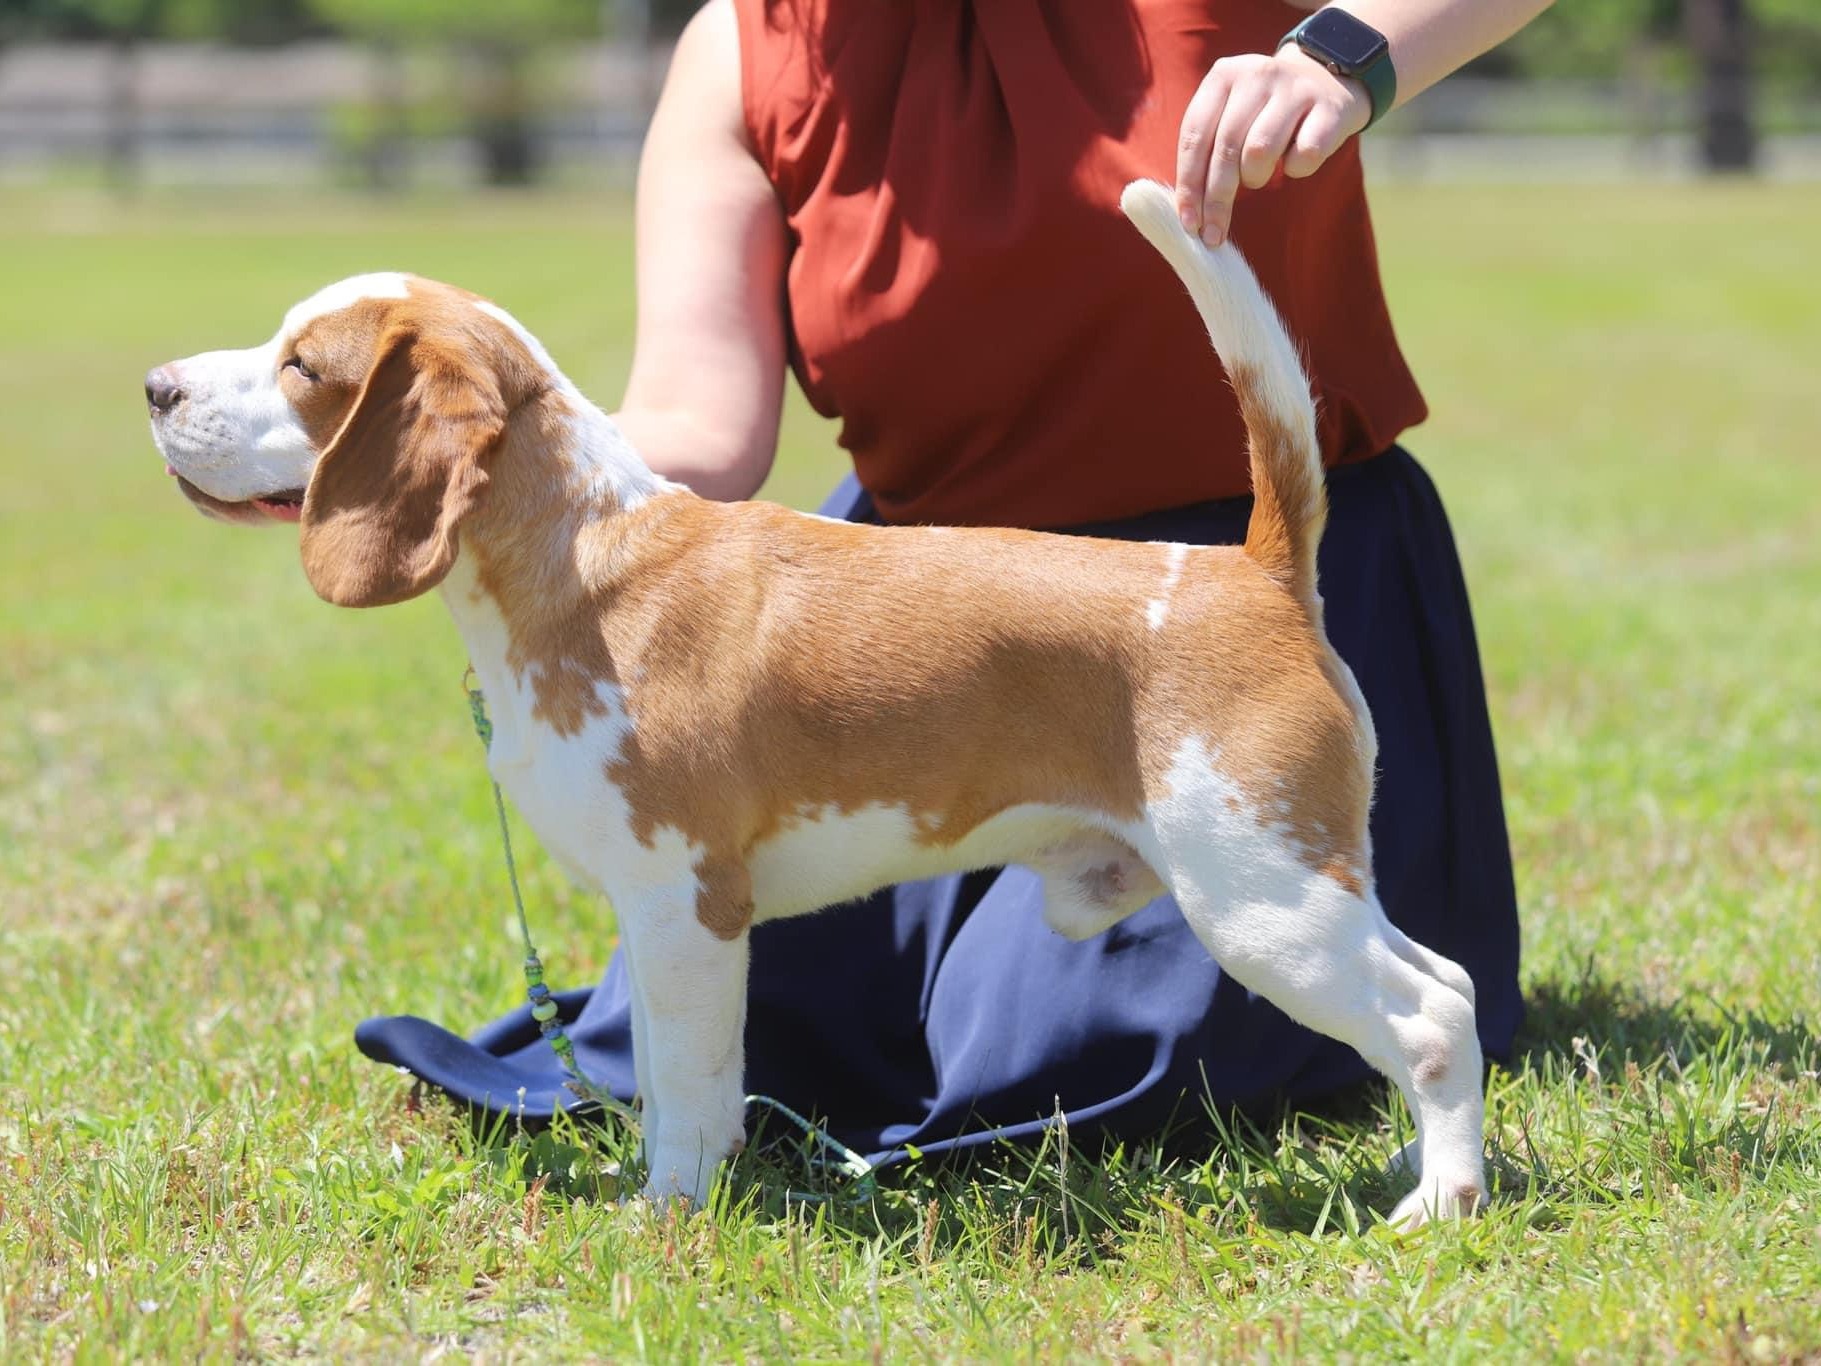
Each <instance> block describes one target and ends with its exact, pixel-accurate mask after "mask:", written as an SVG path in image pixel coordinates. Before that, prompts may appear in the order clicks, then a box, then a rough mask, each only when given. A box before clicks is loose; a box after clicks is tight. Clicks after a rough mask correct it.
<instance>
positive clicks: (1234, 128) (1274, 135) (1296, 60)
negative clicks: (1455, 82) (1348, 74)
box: [1176, 0, 1551, 246]
mask: <svg viewBox="0 0 1821 1366" xmlns="http://www.w3.org/2000/svg"><path fill="white" fill-rule="evenodd" d="M1290 3H1292V4H1294V5H1295V6H1296V7H1297V8H1298V9H1320V8H1327V9H1340V10H1345V11H1347V13H1349V14H1351V15H1352V16H1353V17H1354V18H1356V19H1358V20H1360V21H1361V22H1363V23H1367V24H1370V25H1371V26H1372V27H1373V28H1375V29H1377V30H1378V31H1379V32H1380V33H1382V34H1384V35H1385V37H1386V38H1387V39H1388V40H1389V41H1390V44H1391V64H1392V65H1393V67H1395V68H1396V70H1397V104H1399V105H1401V104H1404V103H1405V102H1406V101H1408V100H1409V99H1410V98H1411V97H1412V96H1414V95H1417V94H1419V93H1420V92H1422V91H1424V90H1427V89H1428V88H1429V87H1430V86H1432V85H1434V84H1435V83H1436V82H1437V81H1439V80H1441V79H1442V77H1444V76H1446V75H1448V74H1449V73H1450V72H1452V71H1455V70H1457V69H1458V68H1460V67H1462V66H1465V65H1466V64H1467V63H1468V62H1469V61H1471V60H1472V59H1473V58H1475V57H1477V56H1479V55H1480V54H1481V53H1482V52H1487V51H1490V50H1491V49H1492V48H1495V47H1497V46H1498V45H1499V44H1500V43H1502V42H1504V41H1505V39H1507V38H1509V37H1510V36H1511V35H1512V34H1514V33H1516V32H1517V31H1518V30H1519V29H1521V28H1522V27H1524V25H1525V24H1527V23H1529V22H1530V21H1531V20H1532V19H1534V18H1536V16H1537V15H1539V14H1541V13H1542V12H1543V11H1544V10H1546V9H1548V8H1549V5H1550V3H1551V0H1336V2H1335V3H1333V4H1331V5H1326V6H1324V5H1321V4H1320V3H1319V2H1317V3H1307V2H1306V0H1290ZM1371 113H1372V105H1371V101H1370V100H1369V99H1368V98H1367V97H1366V89H1365V87H1364V86H1362V85H1361V84H1360V83H1359V82H1358V81H1355V80H1350V79H1347V78H1345V77H1341V76H1336V75H1335V74H1334V73H1333V72H1331V71H1329V70H1328V68H1327V67H1325V66H1323V65H1322V64H1321V63H1320V62H1318V61H1316V60H1315V59H1314V58H1313V57H1311V56H1309V55H1308V54H1307V53H1305V52H1304V51H1302V49H1301V48H1298V47H1295V46H1290V47H1286V48H1283V49H1282V50H1281V51H1279V52H1277V53H1272V54H1262V53H1260V54H1253V55H1249V56H1242V57H1223V58H1222V59H1221V60H1220V61H1218V62H1216V63H1214V66H1213V68H1212V69H1211V70H1209V72H1208V74H1207V76H1206V78H1205V79H1203V81H1202V83H1201V88H1200V89H1199V90H1197V91H1196V92H1195V97H1194V98H1193V99H1192V100H1190V101H1189V107H1188V109H1187V110H1186V111H1185V112H1184V114H1183V117H1182V136H1181V138H1180V140H1179V141H1178V143H1177V149H1176V204H1177V208H1178V209H1179V210H1180V211H1181V213H1182V221H1183V225H1184V226H1185V227H1187V228H1188V229H1189V231H1190V232H1200V233H1201V235H1202V237H1203V238H1204V239H1205V240H1206V241H1207V242H1208V244H1209V245H1210V246H1212V245H1216V244H1218V243H1219V242H1220V241H1221V239H1223V238H1224V237H1225V236H1226V235H1227V229H1228V228H1229V227H1230V226H1231V224H1232V220H1233V199H1234V196H1236V195H1237V194H1238V193H1239V187H1240V186H1241V185H1246V186H1249V187H1250V188H1252V189H1257V188H1258V187H1259V186H1261V185H1263V184H1264V183H1265V182H1266V181H1268V180H1269V179H1270V178H1271V177H1272V175H1273V174H1275V173H1276V171H1277V168H1278V166H1279V164H1280V163H1281V164H1282V166H1283V169H1284V174H1286V175H1290V176H1299V177H1300V176H1307V175H1313V174H1314V173H1315V172H1316V171H1317V170H1318V169H1319V168H1320V167H1321V165H1322V163H1323V162H1325V161H1326V160H1327V159H1328V158H1329V157H1331V156H1333V155H1334V152H1335V150H1336V149H1337V148H1338V147H1339V146H1340V145H1341V144H1342V143H1343V142H1345V141H1346V140H1347V139H1348V138H1350V137H1352V136H1353V135H1354V134H1355V133H1358V132H1359V131H1360V130H1361V129H1362V128H1364V127H1365V126H1366V120H1367V119H1368V118H1369V117H1370V116H1371Z"/></svg>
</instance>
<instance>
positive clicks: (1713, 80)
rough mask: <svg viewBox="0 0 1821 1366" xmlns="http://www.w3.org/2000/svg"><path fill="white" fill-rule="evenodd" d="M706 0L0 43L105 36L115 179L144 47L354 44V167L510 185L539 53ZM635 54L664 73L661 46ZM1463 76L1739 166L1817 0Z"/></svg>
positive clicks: (1795, 74)
mask: <svg viewBox="0 0 1821 1366" xmlns="http://www.w3.org/2000/svg"><path fill="white" fill-rule="evenodd" d="M699 2H700V0H487V2H486V3H448V2H446V0H0V55H3V54H4V52H5V51H6V49H7V47H8V46H9V45H17V44H22V43H31V42H90V43H95V42H99V43H105V44H108V45H111V46H112V47H114V48H115V49H116V51H117V52H118V54H119V60H118V61H117V63H116V69H117V71H118V76H117V77H116V78H114V79H115V83H116V84H117V86H118V87H119V88H118V90H117V91H116V92H115V94H114V95H113V96H111V97H110V101H109V103H110V107H111V108H112V111H113V118H112V126H113V131H112V132H111V133H110V134H109V135H108V138H107V141H108V144H109V148H110V153H109V155H110V157H111V159H112V160H113V162H114V163H115V164H116V172H117V175H116V178H130V176H131V162H132V159H133V154H134V153H133V146H132V143H133V133H132V128H133V116H134V95H133V90H132V84H133V63H132V54H133V53H134V51H135V49H136V47H137V46H139V45H142V44H145V43H149V42H209V43H218V44H227V45H236V46H247V47H274V46H279V45H283V44H287V43H294V42H302V41H325V40H330V41H332V40H337V39H339V40H344V41H348V42H353V43H359V44H361V45H363V46H365V47H366V48H367V49H368V50H369V52H370V56H371V61H370V70H371V72H372V76H371V88H370V91H369V94H368V97H367V98H366V99H364V100H363V101H361V102H360V107H359V108H354V109H339V110H336V111H335V112H334V117H333V119H332V125H333V126H332V130H331V131H332V135H333V136H335V137H336V138H337V139H339V140H340V141H341V142H343V143H345V144H346V147H347V153H348V155H347V158H346V159H347V160H348V161H349V163H350V164H352V165H354V166H356V167H358V171H359V176H360V178H362V179H364V180H366V181H367V182H368V183H370V184H372V185H374V186H386V185H391V184H395V183H398V182H399V181H400V180H402V179H403V178H404V175H405V172H406V170H407V166H406V162H407V160H408V150H409V147H410V145H411V140H412V138H413V137H420V136H422V133H423V131H424V129H425V128H426V127H433V128H435V129H437V130H438V131H445V130H447V129H448V128H449V127H451V126H452V125H458V126H459V128H460V130H461V131H463V132H465V133H466V135H467V136H468V138H469V139H470V140H471V146H472V147H473V149H474V154H475V157H476V161H477V163H478V169H479V173H480V176H481V178H482V179H483V180H485V181H486V182H488V183H491V184H498V185H515V184H525V183H528V182H530V181H532V180H533V179H535V178H536V177H537V176H538V175H539V173H540V170H541V168H542V166H543V163H544V159H545V158H544V156H543V149H542V148H541V146H540V133H539V121H540V116H541V114H542V113H543V112H544V109H545V103H546V100H547V99H548V98H549V95H548V90H547V89H546V87H547V86H548V85H549V83H548V82H545V81H544V80H542V79H541V68H540V60H539V59H540V55H548V54H551V53H557V52H562V51H564V50H566V49H567V50H571V51H572V50H573V49H574V48H575V47H576V46H577V45H578V44H585V43H597V44H598V43H613V44H618V45H620V46H621V47H627V46H630V47H632V48H633V49H635V50H648V51H650V52H652V53H655V54H658V55H659V56H661V53H662V50H663V49H664V48H665V46H666V45H667V43H668V41H669V40H670V39H671V38H673V37H674V36H675V34H676V33H677V32H678V31H679V30H680V29H681V27H682V26H683V24H684V23H685V22H686V21H687V19H688V17H689V16H690V14H691V13H693V11H694V10H695V9H696V7H697V5H698V4H699ZM429 59H433V60H434V61H435V62H436V63H437V65H438V67H439V70H440V72H441V89H442V90H443V91H444V92H445V94H444V95H442V96H441V97H440V103H441V104H442V105H443V106H445V107H443V108H436V109H426V108H425V107H423V106H424V104H425V101H424V100H423V98H422V97H421V96H411V95H410V94H409V93H408V92H409V91H410V90H411V89H412V88H414V87H413V86H412V83H410V82H408V81H407V79H406V72H407V70H410V69H421V65H422V63H423V62H424V61H425V60H429ZM413 63H416V64H417V66H416V67H413V65H412V64H413ZM646 65H647V66H649V67H650V68H652V69H653V70H654V71H661V61H649V62H647V63H646ZM1470 74H1471V75H1473V76H1477V77H1481V78H1484V79H1486V80H1487V81H1490V82H1495V83H1501V84H1503V83H1510V84H1512V85H1520V84H1524V83H1529V82H1549V81H1555V82H1563V83H1573V82H1580V83H1589V82H1599V83H1604V85H1607V86H1610V87H1611V88H1612V89H1614V90H1616V91H1618V92H1619V94H1618V96H1617V97H1616V98H1617V99H1618V100H1619V102H1620V103H1622V104H1623V105H1624V106H1625V107H1626V108H1628V109H1631V110H1633V111H1639V110H1642V111H1643V112H1642V113H1641V114H1638V115H1637V119H1636V121H1637V122H1641V123H1643V124H1646V125H1649V124H1653V123H1657V122H1664V121H1668V122H1673V123H1677V124H1678V126H1687V127H1689V128H1691V129H1693V130H1694V131H1695V132H1696V134H1697V139H1698V146H1699V148H1700V153H1701V158H1702V161H1703V163H1704V164H1705V165H1706V166H1707V167H1708V168H1709V169H1714V170H1749V169H1751V168H1752V167H1753V166H1754V164H1755V162H1756V160H1757V148H1758V142H1759V132H1760V126H1761V125H1763V124H1765V123H1766V122H1768V124H1769V125H1770V126H1772V127H1776V126H1780V123H1787V122H1788V121H1789V120H1788V118H1787V116H1786V114H1785V113H1783V112H1782V111H1786V110H1788V109H1790V108H1794V107H1798V106H1799V107H1801V108H1804V109H1810V108H1813V107H1815V106H1816V104H1817V100H1818V99H1821V0H1569V3H1566V4H1563V5H1560V6H1557V7H1555V8H1554V9H1552V10H1550V11H1549V12H1547V13H1545V14H1544V15H1543V16H1542V17H1541V18H1540V19H1539V20H1538V21H1537V22H1536V23H1535V24H1534V25H1533V26H1532V27H1531V28H1529V29H1528V30H1526V31H1525V32H1524V33H1523V34H1521V35H1519V36H1518V38H1516V39H1515V40H1514V41H1513V42H1511V43H1509V44H1507V45H1506V46H1505V47H1504V48H1502V49H1500V50H1499V51H1497V52H1494V53H1492V54H1490V55H1489V56H1487V57H1485V58H1483V59H1482V60H1481V61H1479V62H1477V63H1475V64H1474V65H1473V67H1471V68H1470ZM652 79H653V84H654V88H655V76H654V77H653V78H652ZM1574 110H1575V103H1574V99H1573V98H1572V97H1571V96H1568V97H1565V101H1564V103H1563V105H1562V106H1561V107H1560V109H1557V110H1552V111H1549V113H1548V114H1547V115H1546V116H1543V117H1538V116H1535V115H1532V116H1531V117H1530V118H1529V119H1528V122H1529V123H1530V124H1532V125H1541V124H1545V123H1547V124H1549V125H1550V128H1549V131H1561V125H1562V124H1563V123H1564V122H1569V123H1572V122H1573V120H1574V119H1576V118H1577V117H1579V115H1577V114H1576V113H1575V112H1574ZM1414 117H1417V118H1420V117H1421V116H1420V115H1417V116H1414ZM1525 122H1526V120H1525V119H1523V118H1520V119H1518V120H1517V123H1518V125H1519V128H1518V131H1526V130H1525V129H1524V128H1523V127H1522V125H1523V124H1524V123H1525ZM1807 122H1808V120H1807V119H1806V118H1805V119H1803V120H1801V121H1800V124H1801V126H1806V123H1807ZM1570 131H1572V129H1571V130H1570ZM1645 131H1651V130H1650V129H1649V128H1647V129H1646V130H1645ZM1811 131H1812V130H1811Z"/></svg>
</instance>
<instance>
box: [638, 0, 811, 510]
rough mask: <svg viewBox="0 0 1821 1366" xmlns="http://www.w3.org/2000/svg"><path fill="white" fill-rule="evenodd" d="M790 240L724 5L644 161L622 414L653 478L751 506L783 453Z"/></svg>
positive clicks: (693, 41)
mask: <svg viewBox="0 0 1821 1366" xmlns="http://www.w3.org/2000/svg"><path fill="white" fill-rule="evenodd" d="M786 240H787V239H786V228H785V223H784V215H783V211H782V210H781V209H780V208H779V206H778V201H777V198H776V196H775V195H774V194H773V193H772V188H771V183H770V181H769V180H767V179H766V176H765V173H764V171H763V170H762V169H761V168H760V167H759V164H758V162H757V161H755V160H754V158H753V154H752V151H751V149H750V147H749V146H748V145H747V132H746V120H745V115H744V113H743V112H742V109H741V105H740V48H739V31H738V29H737V28H736V27H735V20H734V12H733V5H732V4H731V3H730V0H711V3H710V4H708V5H706V6H705V7H704V8H703V9H702V10H701V12H700V13H698V14H697V15H696V16H695V18H693V19H692V20H690V22H689V26H688V27H687V28H686V29H684V30H683V34H682V37H681V38H679V39H678V41H677V49H676V55H675V57H674V58H673V59H672V61H671V66H670V74H669V75H668V77H666V79H665V81H664V93H663V95H662V96H661V97H660V98H659V100H658V106H657V109H656V111H655V112H654V114H653V116H652V120H651V130H650V132H649V133H648V134H647V135H646V138H645V148H644V153H643V155H642V156H641V158H640V161H639V180H638V207H637V258H638V273H637V279H638V328H637V332H636V334H635V341H634V350H633V360H632V376H631V378H630V379H629V380H628V381H627V384H626V395H625V398H624V399H623V400H622V401H621V405H620V410H619V412H618V413H616V414H615V415H614V416H615V418H616V420H617V421H618V422H619V424H620V428H621V430H622V431H624V432H625V434H626V437H627V439H628V440H629V441H631V442H632V445H633V447H634V449H636V450H637V451H638V452H639V454H640V455H641V456H643V457H644V459H645V462H646V463H647V464H648V465H650V466H651V467H652V468H653V469H654V470H656V471H657V472H658V473H659V474H662V475H664V476H665V477H667V478H670V479H675V480H677V481H679V482H681V483H684V484H687V485H689V486H690V487H691V488H693V489H695V490H696V492H698V493H701V494H704V495H706V496H708V497H710V498H723V499H733V498H749V497H751V496H752V495H753V494H754V493H755V492H757V491H758V488H759V485H760V484H762V483H764V481H765V476H766V474H767V473H768V472H769V471H770V469H771V463H772V460H773V458H774V457H775V456H776V454H777V445H778V413H779V407H780V405H781V403H782V402H783V393H784V309H783V281H784V264H785V257H786Z"/></svg>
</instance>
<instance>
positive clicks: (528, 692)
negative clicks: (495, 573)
mask: <svg viewBox="0 0 1821 1366" xmlns="http://www.w3.org/2000/svg"><path fill="white" fill-rule="evenodd" d="M454 577H455V576H454V575H453V574H452V575H451V578H454ZM446 597H447V598H448V600H449V603H450V607H451V609H452V610H453V611H454V615H455V618H456V623H457V626H458V627H459V628H460V630H461V633H462V636H463V639H464V641H465V642H466V643H467V645H468V651H469V659H470V660H471V662H472V663H473V666H474V671H475V674H476V676H477V678H478V680H479V683H480V686H481V688H482V691H483V693H484V694H485V697H486V701H487V708H488V712H489V715H490V717H491V719H492V722H493V739H492V742H491V744H490V745H489V747H488V753H487V764H488V768H489V770H490V771H491V772H492V774H493V778H494V781H496V782H497V783H498V784H499V785H500V790H501V791H502V792H504V793H505V795H506V797H507V798H508V799H509V800H510V801H511V803H512V805H513V806H514V807H515V808H516V809H517V811H518V813H519V814H520V815H521V816H522V817H523V818H524V820H525V823H526V824H527V825H529V826H530V827H531V830H532V832H533V833H534V834H535V835H536V836H537V838H538V841H539V843H541V844H542V845H543V846H544V848H545V849H546V850H548V851H549V853H550V855H551V857H553V858H554V859H556V861H557V863H558V864H559V865H560V866H561V867H562V868H563V870H564V871H565V872H566V873H568V875H569V876H570V877H572V878H573V879H575V881H576V882H578V883H579V884H581V885H582V886H584V887H587V888H589V889H590V890H593V891H599V892H605V893H606V894H607V895H609V896H612V895H613V894H614V892H615V890H616V889H624V888H627V887H629V886H641V887H651V886H663V885H667V884H671V883H677V884H688V883H690V882H692V880H693V877H694V874H693V870H692V868H693V863H694V861H695V860H694V856H693V852H692V850H691V849H690V847H689V845H688V842H687V841H686V840H684V839H683V837H682V836H681V835H680V834H679V833H678V832H675V831H670V830H662V829H661V830H659V831H657V832H656V833H655V835H654V836H653V838H652V839H651V840H650V841H649V842H645V841H641V840H639V839H638V838H637V837H636V836H635V835H634V833H633V829H634V825H633V813H632V809H631V806H630V804H629V802H628V800H627V797H626V794H625V793H624V792H623V791H622V790H621V789H620V787H619V786H618V785H617V784H615V783H614V782H613V780H612V777H611V770H612V769H613V768H614V767H615V766H616V764H618V763H620V761H622V760H623V758H624V756H625V751H626V748H627V745H628V741H629V739H630V737H631V735H632V733H633V725H632V720H631V717H630V716H629V715H628V714H627V710H626V705H625V699H624V697H623V696H622V695H621V692H620V689H619V688H618V687H616V686H615V685H613V684H612V683H609V682H605V681H602V682H598V683H597V684H596V685H595V689H594V697H593V700H592V705H590V706H589V707H588V708H587V709H586V713H585V715H584V716H583V718H582V720H581V723H580V725H579V726H576V727H569V728H564V729H559V728H558V727H557V726H556V725H554V724H552V722H551V721H550V720H548V719H547V718H545V717H543V716H540V714H539V707H538V703H537V697H538V689H537V678H536V677H535V669H531V670H523V671H521V670H516V669H514V668H512V667H511V666H510V665H509V664H508V663H507V657H508V656H507V643H508V642H507V634H506V630H505V626H504V623H503V622H502V621H501V620H500V618H499V616H498V613H497V611H496V610H495V609H493V607H492V604H491V603H490V602H489V601H488V600H486V599H485V598H484V597H480V596H478V595H474V594H471V593H469V592H466V591H463V589H462V587H461V586H460V585H459V584H458V585H457V586H456V587H455V588H454V589H453V590H452V591H449V592H447V593H446Z"/></svg>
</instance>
